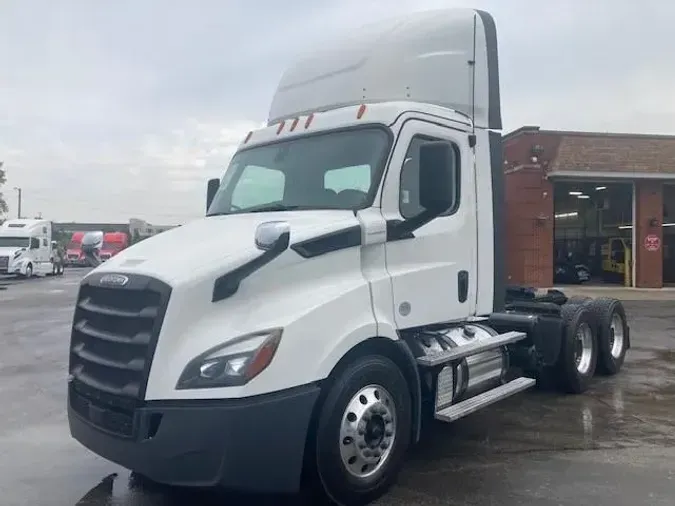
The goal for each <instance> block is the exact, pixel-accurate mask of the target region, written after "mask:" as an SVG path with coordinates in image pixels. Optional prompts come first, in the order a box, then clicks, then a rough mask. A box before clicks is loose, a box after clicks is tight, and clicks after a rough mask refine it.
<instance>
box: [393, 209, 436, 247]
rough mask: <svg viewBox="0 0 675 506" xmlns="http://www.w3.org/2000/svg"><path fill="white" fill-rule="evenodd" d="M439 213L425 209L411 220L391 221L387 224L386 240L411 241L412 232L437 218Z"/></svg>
mask: <svg viewBox="0 0 675 506" xmlns="http://www.w3.org/2000/svg"><path fill="white" fill-rule="evenodd" d="M442 212H443V211H441V212H440V213H438V212H436V211H429V210H428V209H425V210H424V211H422V212H421V213H419V214H418V215H416V216H413V217H412V218H409V219H407V220H403V221H391V222H388V223H387V240H388V241H398V240H401V239H412V238H413V237H414V235H413V232H414V231H415V230H417V229H418V228H421V227H423V226H424V225H426V224H427V223H429V222H430V221H432V220H433V219H434V218H436V217H438V216H439V215H440V214H441V213H442Z"/></svg>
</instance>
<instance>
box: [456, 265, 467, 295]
mask: <svg viewBox="0 0 675 506" xmlns="http://www.w3.org/2000/svg"><path fill="white" fill-rule="evenodd" d="M457 298H458V299H459V301H460V302H466V299H468V298H469V271H459V272H458V273H457Z"/></svg>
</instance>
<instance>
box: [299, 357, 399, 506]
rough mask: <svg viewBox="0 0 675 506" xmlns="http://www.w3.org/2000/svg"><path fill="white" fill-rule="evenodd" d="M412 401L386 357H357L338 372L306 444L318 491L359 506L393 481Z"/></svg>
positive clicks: (342, 503)
mask: <svg viewBox="0 0 675 506" xmlns="http://www.w3.org/2000/svg"><path fill="white" fill-rule="evenodd" d="M411 426H412V404H411V399H410V393H409V388H408V384H407V382H406V379H405V377H404V376H403V374H402V373H401V371H400V369H399V368H398V367H397V366H396V364H394V362H392V361H391V360H389V359H388V358H386V357H383V356H366V357H361V358H359V359H357V360H355V361H354V362H352V363H351V364H349V365H348V366H347V367H346V368H344V369H343V370H342V371H341V372H339V373H338V375H337V376H336V378H335V379H334V381H333V382H332V383H331V386H330V387H329V391H328V394H327V396H326V399H325V401H324V403H323V405H322V406H321V409H320V412H319V416H318V420H317V425H316V431H315V433H314V436H313V438H312V441H310V445H309V450H310V451H309V457H310V461H309V466H310V467H311V469H310V473H311V474H314V475H315V476H313V478H314V479H313V480H312V481H313V483H314V484H315V486H318V487H316V488H318V492H319V493H320V494H321V495H322V496H324V497H327V498H328V499H330V500H331V501H332V502H334V503H335V504H339V505H344V506H358V505H364V504H368V503H370V502H372V501H375V500H376V499H377V498H379V497H381V496H382V495H384V494H385V493H386V492H387V491H388V490H389V488H390V487H391V486H392V485H393V484H394V481H395V480H396V477H397V475H398V472H399V470H400V469H401V466H402V465H403V460H404V457H405V453H406V450H407V448H408V446H409V444H410V436H411V430H412V429H411Z"/></svg>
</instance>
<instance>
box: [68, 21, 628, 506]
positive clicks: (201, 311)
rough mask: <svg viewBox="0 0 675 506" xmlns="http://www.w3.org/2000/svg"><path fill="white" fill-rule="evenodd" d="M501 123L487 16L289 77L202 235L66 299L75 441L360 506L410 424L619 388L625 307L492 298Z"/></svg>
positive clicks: (367, 33)
mask: <svg viewBox="0 0 675 506" xmlns="http://www.w3.org/2000/svg"><path fill="white" fill-rule="evenodd" d="M312 46H313V47H319V45H318V44H312ZM501 126H502V124H501V112H500V94H499V75H498V53H497V36H496V30H495V25H494V22H493V19H492V17H491V16H490V15H489V14H487V13H485V12H482V11H475V10H470V9H457V10H454V9H451V10H443V11H433V12H424V13H419V14H414V15H409V16H407V17H406V18H404V19H397V20H391V21H387V22H383V23H380V24H377V25H372V26H368V27H365V28H363V29H362V30H361V31H354V32H352V31H350V34H349V37H348V38H347V39H346V40H344V41H338V42H337V43H335V44H334V45H333V46H328V47H327V48H326V49H322V50H320V51H317V52H316V53H314V54H310V55H309V56H307V57H306V58H304V59H302V60H300V61H298V62H297V63H296V64H294V65H293V66H292V67H291V68H290V69H288V70H287V71H286V73H285V74H284V76H283V77H282V80H281V82H280V84H279V86H278V88H277V91H276V94H275V96H274V99H273V101H272V106H271V110H270V114H269V122H268V125H267V126H266V127H265V128H261V129H260V130H256V131H253V132H251V133H249V134H248V135H247V136H246V138H245V139H244V141H243V143H242V145H241V146H240V147H239V150H238V151H237V153H236V154H235V155H234V157H233V159H232V161H231V163H230V165H229V167H228V168H227V170H226V172H225V174H224V176H223V178H222V180H221V181H218V180H212V181H209V184H208V190H207V213H206V216H205V217H204V218H203V219H200V220H197V221H194V222H192V223H189V224H186V225H184V226H182V227H180V228H176V229H173V230H170V231H168V232H166V233H163V234H161V235H158V236H156V237H152V238H149V239H148V240H146V241H143V242H140V243H138V244H136V245H133V246H132V247H130V248H128V249H126V250H125V251H123V252H121V253H119V254H118V255H116V256H115V257H113V258H111V259H110V260H109V261H107V262H105V263H104V264H102V265H101V266H100V267H98V268H97V269H95V270H93V271H92V272H91V273H89V274H88V275H87V276H86V277H85V278H84V280H83V281H82V284H81V287H80V290H79V295H78V298H77V306H76V310H75V315H74V320H73V327H72V335H71V342H70V364H69V371H70V375H69V386H68V390H69V394H68V415H69V423H70V430H71V434H72V435H73V437H74V438H75V439H77V440H78V441H80V442H81V443H82V444H84V445H85V446H86V447H88V448H89V449H91V450H92V451H93V452H95V453H97V454H98V455H101V456H103V457H105V458H107V459H109V460H111V461H114V462H117V463H118V464H120V465H122V466H125V467H127V468H129V469H132V470H134V471H136V472H138V473H140V474H142V475H146V476H148V477H149V478H151V479H153V480H155V481H158V482H163V483H169V484H175V485H183V486H223V487H227V488H234V489H239V490H247V491H258V492H292V491H295V490H297V489H298V488H299V487H300V484H301V477H304V478H307V483H308V484H309V485H310V486H311V487H312V488H314V489H315V490H316V491H317V492H319V493H320V494H321V495H323V496H325V497H328V498H330V499H331V500H332V501H333V502H335V503H337V504H343V505H356V504H365V503H368V502H369V501H372V500H374V499H376V498H377V497H379V496H380V495H382V494H383V493H384V492H385V491H386V490H387V489H388V488H389V487H390V486H391V485H392V483H393V482H394V480H395V478H396V476H397V474H398V472H399V470H400V469H401V466H402V463H403V460H404V457H405V454H406V450H407V449H408V448H409V446H410V445H411V444H413V443H415V442H417V441H418V440H419V439H420V437H421V434H422V427H423V423H422V421H423V420H424V419H425V417H427V416H429V417H434V418H436V419H437V420H441V421H445V422H452V421H454V420H457V419H458V418H460V417H462V416H465V415H468V414H470V413H472V412H474V411H476V410H478V409H481V408H483V407H485V406H488V405H490V404H492V403H494V402H496V401H499V400H500V399H504V398H507V397H509V396H512V395H514V394H517V393H519V392H522V391H524V390H526V389H528V388H531V387H533V386H534V385H535V384H536V383H537V382H538V381H543V380H544V379H546V381H547V382H548V381H549V380H552V381H553V382H554V384H556V385H558V386H559V387H560V389H561V390H563V391H565V392H571V393H582V392H584V391H585V390H586V389H587V388H588V386H589V383H590V381H591V380H592V378H593V376H594V374H595V372H596V371H598V372H602V373H605V374H615V373H617V372H618V371H619V369H620V368H621V365H622V363H623V360H624V357H625V354H626V351H627V349H628V347H629V334H628V331H629V327H628V323H627V320H626V315H625V312H624V309H623V307H622V305H621V303H620V302H618V301H616V300H614V299H596V300H586V299H574V300H567V299H566V298H565V297H564V295H562V294H557V295H556V294H550V295H548V296H546V297H544V298H536V297H533V296H528V295H527V292H523V293H522V294H520V292H518V291H512V292H509V295H508V296H507V290H506V285H505V281H506V276H505V267H504V254H503V252H504V236H503V234H504V224H503V216H504V209H503V198H504V196H503V167H502V159H501V137H500V134H499V130H500V129H501ZM261 196H262V197H261ZM186 244H189V245H190V246H189V248H187V247H185V245H186ZM195 258H199V262H195V261H194V259H195Z"/></svg>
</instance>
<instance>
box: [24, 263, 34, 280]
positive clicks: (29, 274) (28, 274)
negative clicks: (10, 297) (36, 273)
mask: <svg viewBox="0 0 675 506" xmlns="http://www.w3.org/2000/svg"><path fill="white" fill-rule="evenodd" d="M25 276H26V279H30V278H32V277H33V264H28V265H27V266H26V274H25Z"/></svg>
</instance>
